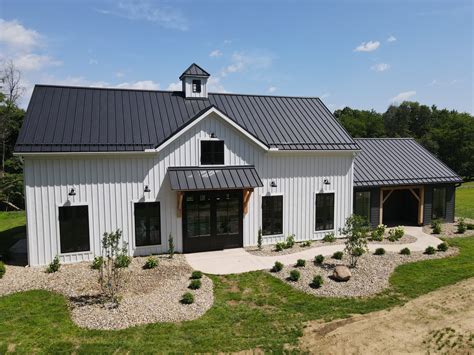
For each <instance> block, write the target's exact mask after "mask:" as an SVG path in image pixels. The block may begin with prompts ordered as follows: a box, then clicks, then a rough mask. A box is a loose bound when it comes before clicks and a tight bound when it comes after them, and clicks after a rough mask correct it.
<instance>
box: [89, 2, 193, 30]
mask: <svg viewBox="0 0 474 355" xmlns="http://www.w3.org/2000/svg"><path fill="white" fill-rule="evenodd" d="M96 11H97V12H99V13H101V14H104V15H114V16H118V17H123V18H126V19H129V20H144V21H149V22H153V23H156V24H158V25H160V26H162V27H164V28H169V29H176V30H181V31H186V30H188V28H189V24H188V20H187V19H186V18H185V17H184V15H183V14H182V13H181V12H180V11H179V10H177V9H175V8H172V7H169V6H160V7H158V6H156V5H155V4H154V3H153V2H152V1H148V0H123V1H119V2H118V4H117V6H116V8H115V9H111V10H104V9H97V10H96Z"/></svg>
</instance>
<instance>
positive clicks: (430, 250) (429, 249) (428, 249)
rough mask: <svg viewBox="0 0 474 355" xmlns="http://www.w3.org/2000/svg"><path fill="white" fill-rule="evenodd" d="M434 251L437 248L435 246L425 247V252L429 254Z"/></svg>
mask: <svg viewBox="0 0 474 355" xmlns="http://www.w3.org/2000/svg"><path fill="white" fill-rule="evenodd" d="M434 253H436V249H435V248H433V247H428V248H426V249H425V254H427V255H433V254H434Z"/></svg>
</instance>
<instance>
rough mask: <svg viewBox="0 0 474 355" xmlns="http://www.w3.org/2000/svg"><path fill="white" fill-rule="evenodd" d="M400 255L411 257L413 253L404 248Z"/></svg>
mask: <svg viewBox="0 0 474 355" xmlns="http://www.w3.org/2000/svg"><path fill="white" fill-rule="evenodd" d="M400 254H402V255H410V254H411V251H410V249H408V248H403V249H402V250H400Z"/></svg>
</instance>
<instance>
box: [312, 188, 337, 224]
mask: <svg viewBox="0 0 474 355" xmlns="http://www.w3.org/2000/svg"><path fill="white" fill-rule="evenodd" d="M315 229H316V230H317V231H323V230H329V229H334V193H322V194H316V228H315Z"/></svg>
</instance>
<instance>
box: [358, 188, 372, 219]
mask: <svg viewBox="0 0 474 355" xmlns="http://www.w3.org/2000/svg"><path fill="white" fill-rule="evenodd" d="M354 195H355V196H354V214H356V215H358V216H361V217H364V218H365V219H366V220H367V221H368V222H370V191H357V192H355V193H354Z"/></svg>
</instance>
